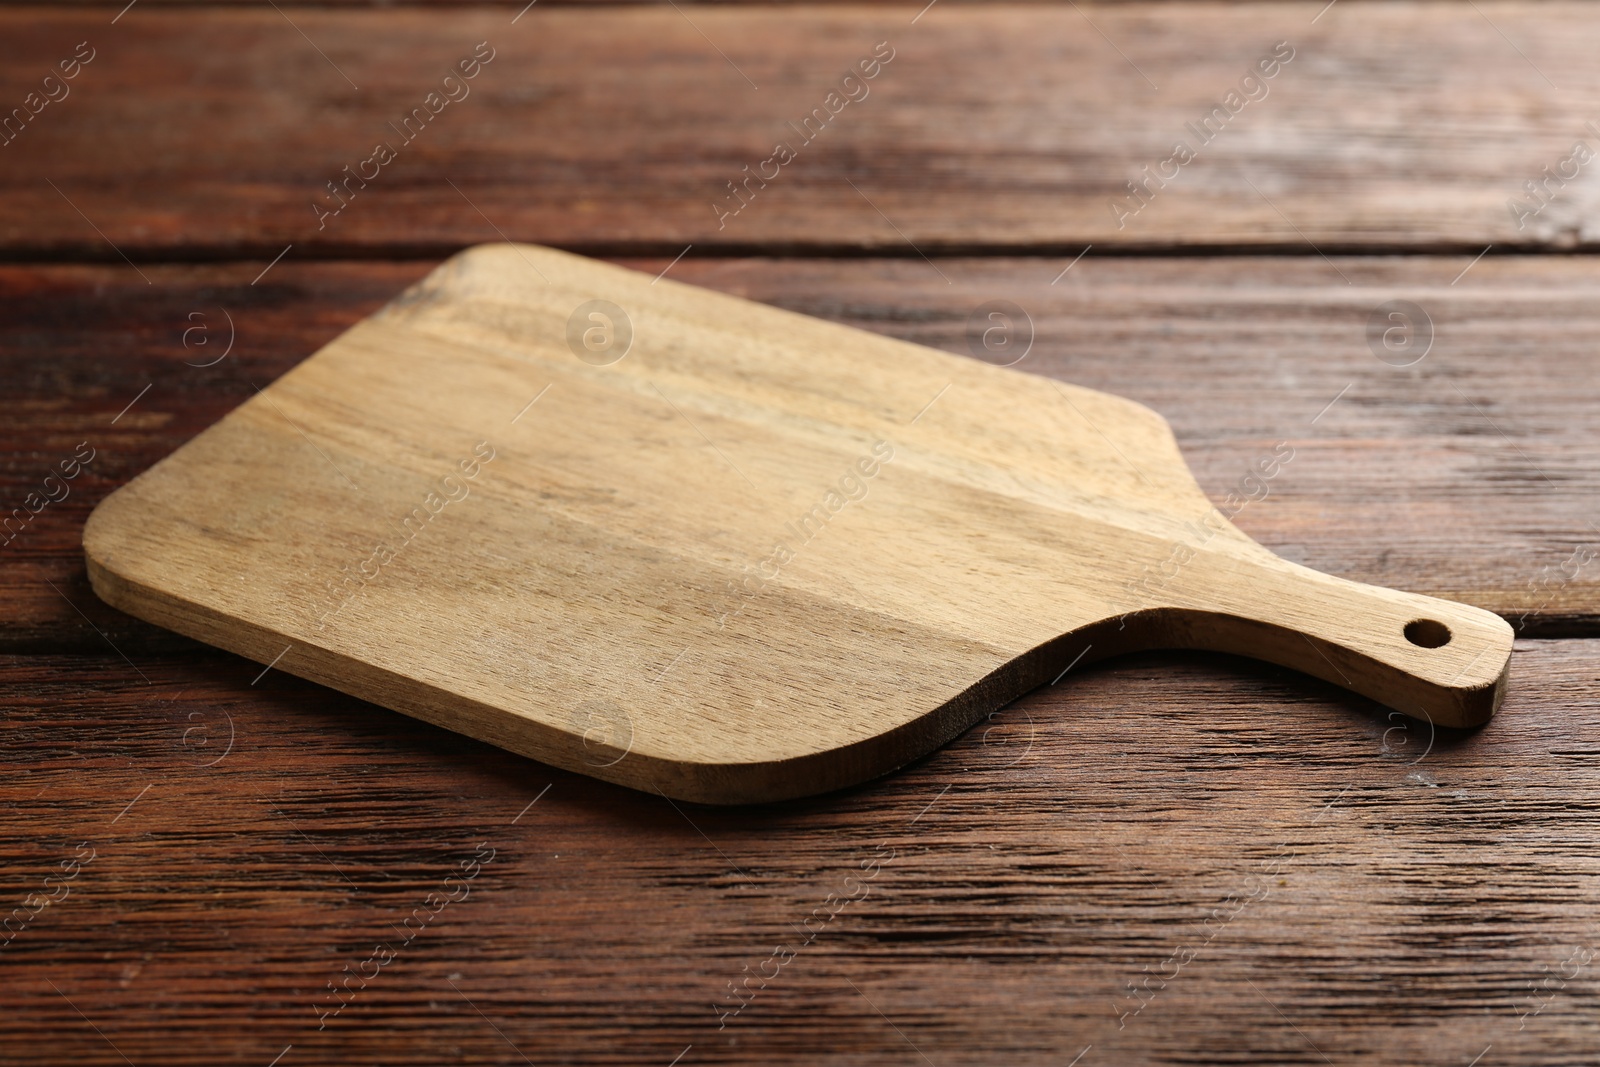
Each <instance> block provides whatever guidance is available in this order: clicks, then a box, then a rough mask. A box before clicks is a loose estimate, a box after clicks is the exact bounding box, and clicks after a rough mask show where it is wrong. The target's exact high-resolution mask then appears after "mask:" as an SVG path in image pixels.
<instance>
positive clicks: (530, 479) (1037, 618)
mask: <svg viewBox="0 0 1600 1067" xmlns="http://www.w3.org/2000/svg"><path fill="white" fill-rule="evenodd" d="M986 321H991V320H989V319H987V318H980V320H979V321H978V326H979V327H980V329H981V330H983V329H989V328H990V327H988V326H986V325H984V323H985V322H986ZM992 322H993V323H994V325H995V327H997V328H999V329H1000V330H1001V332H1000V333H998V334H994V335H992V336H991V337H988V338H987V340H992V341H997V342H998V344H999V345H1000V346H1003V345H1004V344H1005V343H1006V339H1007V335H1006V334H1005V333H1004V327H1005V325H1006V323H1005V319H1004V312H1003V310H1002V312H1001V317H1000V318H995V319H992ZM980 336H981V333H980ZM1288 447H1289V446H1287V445H1285V446H1280V447H1279V449H1276V450H1274V451H1273V452H1272V453H1269V454H1268V455H1266V456H1263V457H1262V459H1261V461H1260V462H1259V463H1258V464H1257V469H1256V471H1255V472H1254V475H1255V477H1256V478H1257V479H1258V480H1259V479H1264V478H1270V477H1271V475H1272V474H1274V473H1276V470H1277V468H1278V466H1279V465H1280V464H1281V462H1282V461H1283V460H1284V459H1285V458H1286V457H1285V455H1284V453H1283V449H1284V448H1288ZM1248 484H1249V479H1248V478H1247V479H1246V485H1247V486H1248ZM1247 491H1248V489H1247ZM1236 506H1237V505H1236V504H1235V503H1230V502H1225V503H1224V507H1228V508H1230V509H1235V508H1236ZM84 550H85V553H86V555H87V557H88V567H89V575H90V578H91V580H92V582H93V584H94V588H95V591H96V592H97V593H99V595H100V596H101V597H102V598H104V599H105V600H106V601H107V602H109V603H110V604H112V605H114V606H116V607H118V608H120V609H122V610H124V611H127V612H129V613H131V614H133V615H136V616H139V617H140V618H143V619H147V620H150V621H152V622H155V623H158V624H160V625H162V626H166V627H170V628H171V629H174V630H177V631H179V632H181V633H184V634H188V635H190V636H193V637H196V638H198V639H200V640H202V641H206V642H209V643H211V644H214V645H218V646H221V647H223V648H226V649H230V650H232V651H234V652H237V653H240V654H242V655H245V656H248V657H250V658H252V659H254V660H257V661H258V662H261V663H270V664H272V665H274V666H275V667H276V668H277V669H278V670H283V671H288V672H290V673H292V674H297V675H300V676H302V677H305V678H309V679H313V680H315V681H317V682H320V683H323V684H325V685H329V686H332V687H334V688H336V689H339V690H342V691H344V692H346V693H349V694H352V695H354V696H358V697H361V698H363V699H366V700H370V701H373V702H375V703H378V704H382V705H384V706H385V707H389V708H393V709H394V710H396V711H401V712H404V713H406V714H408V715H414V716H417V717H418V718H421V719H425V720H427V721H429V722H433V723H437V724H439V725H442V726H444V727H447V728H449V729H452V730H457V731H460V732H462V733H465V734H470V735H472V736H473V737H478V738H481V739H483V740H486V741H489V742H492V743H493V744H496V745H500V746H502V747H504V748H507V749H510V750H512V751H514V752H519V753H523V754H525V755H528V756H531V757H534V758H535V759H539V760H543V761H545V762H547V763H552V764H556V765H558V766H561V767H566V768H570V769H573V770H578V771H582V772H585V773H588V774H593V775H596V776H599V777H601V778H606V779H609V780H611V781H615V782H620V783H623V784H625V785H629V786H633V787H636V788H639V789H645V790H651V791H656V792H661V793H665V794H667V795H669V796H672V797H678V798H681V799H686V800H695V801H705V802H713V803H741V802H754V801H769V800H778V799H783V798H789V797H796V796H802V795H806V794H811V793H818V792H822V791H825V790H830V789H835V788H838V787H841V786H845V785H849V784H852V783H856V782H860V781H862V780H864V779H868V778H871V777H873V776H875V775H879V774H882V773H884V772H886V771H888V770H890V769H892V768H895V767H898V766H900V765H902V764H904V763H906V762H908V761H910V760H912V759H914V758H916V757H917V756H920V755H922V754H924V753H926V752H928V751H929V750H931V749H932V748H934V747H936V746H938V745H940V744H942V743H943V742H945V741H948V740H949V739H950V738H952V737H954V736H955V735H957V734H958V733H960V732H961V731H962V730H964V729H965V728H967V727H968V726H970V725H971V724H972V723H974V722H975V721H977V720H978V719H979V718H981V717H983V716H984V715H985V714H986V713H988V712H991V711H993V710H994V709H996V708H998V707H1000V706H1001V705H1003V704H1005V703H1006V702H1007V701H1010V700H1012V699H1013V698H1015V697H1016V696H1018V695H1019V694H1022V693H1024V692H1026V691H1027V690H1029V689H1032V688H1034V687H1036V686H1039V685H1042V684H1047V683H1050V682H1051V681H1052V680H1053V679H1056V678H1058V677H1059V676H1060V675H1061V674H1062V673H1063V672H1064V671H1065V670H1067V669H1068V668H1070V667H1071V666H1072V665H1073V664H1083V663H1087V662H1090V661H1092V660H1096V659H1101V658H1103V657H1106V656H1110V655H1115V654H1117V653H1121V652H1126V651H1130V650H1135V649H1144V648H1154V647H1164V648H1170V647H1182V648H1203V649H1215V650H1219V651H1224V652H1232V653H1238V654H1241V655H1246V656H1253V657H1257V658H1260V659H1266V660H1270V661H1272V662H1275V663H1279V664H1283V665H1286V666H1289V667H1294V668H1297V669H1299V670H1302V671H1305V672H1307V673H1309V674H1313V675H1316V676H1317V677H1319V678H1323V679H1325V680H1327V681H1330V682H1334V683H1336V684H1339V685H1344V686H1347V687H1348V688H1350V689H1353V690H1355V691H1357V692H1359V693H1362V694H1365V695H1366V696H1369V697H1372V698H1373V699H1376V700H1379V701H1382V702H1383V703H1385V704H1388V705H1389V706H1391V707H1393V708H1396V709H1398V710H1400V711H1402V712H1405V713H1406V714H1408V715H1412V716H1416V717H1420V718H1427V719H1429V720H1431V721H1432V722H1434V723H1436V724H1439V725H1444V726H1472V725H1476V724H1479V723H1482V722H1484V721H1486V720H1487V719H1488V718H1489V716H1490V715H1492V714H1493V713H1494V710H1495V708H1496V707H1497V706H1498V703H1499V701H1500V697H1501V695H1502V693H1503V691H1504V687H1505V681H1506V672H1507V667H1508V663H1509V659H1510V650H1511V638H1512V633H1511V628H1510V627H1509V626H1508V625H1507V624H1506V623H1505V622H1504V621H1502V620H1501V619H1499V618H1497V617H1496V616H1494V615H1492V614H1490V613H1488V612H1486V611H1482V610H1479V609H1477V608H1471V607H1466V606H1463V605H1460V604H1455V603H1451V602H1448V601H1442V600H1436V599H1433V598H1430V597H1426V596H1419V595H1416V594H1412V593H1402V592H1396V591H1393V590H1389V589H1381V588H1377V587H1374V586H1368V585H1360V584H1357V583H1354V582H1349V581H1345V580H1342V579H1339V578H1334V577H1329V576H1327V575H1324V574H1319V573H1317V572H1315V571H1312V570H1308V569H1306V568H1304V567H1300V566H1297V565H1295V564H1292V563H1288V562H1286V561H1284V560H1281V559H1279V558H1278V557H1277V556H1275V555H1273V554H1272V553H1271V552H1269V551H1267V550H1266V549H1264V548H1262V547H1260V546H1259V545H1257V544H1256V543H1255V542H1253V541H1251V540H1250V539H1249V538H1248V537H1246V536H1245V535H1244V534H1243V533H1241V532H1239V531H1238V530H1237V529H1235V528H1234V527H1233V526H1232V525H1231V524H1230V523H1229V522H1228V521H1227V519H1226V518H1224V517H1223V515H1222V513H1221V512H1219V511H1218V509H1217V508H1216V507H1213V505H1212V503H1211V502H1210V501H1209V500H1208V499H1207V498H1206V496H1205V494H1204V493H1202V492H1201V490H1200V489H1199V487H1198V486H1197V485H1196V484H1195V482H1194V480H1193V478H1192V477H1191V476H1190V474H1189V471H1188V468H1187V467H1186V466H1185V464H1184V462H1183V459H1182V457H1181V455H1180V454H1179V452H1178V448H1177V445H1176V443H1175V442H1174V440H1173V436H1172V433H1171V431H1170V430H1169V428H1168V427H1167V424H1166V423H1165V422H1164V421H1163V420H1162V419H1161V417H1160V416H1158V415H1156V414H1155V413H1154V412H1152V411H1150V410H1148V409H1146V408H1144V407H1141V406H1140V405H1138V404H1135V403H1132V402H1130V401H1127V400H1123V399H1120V398H1118V397H1114V396H1108V395H1106V394H1103V393H1098V392H1093V391H1091V390H1087V389H1080V388H1077V387H1074V386H1070V385H1065V384H1062V383H1059V382H1055V381H1053V380H1050V379H1046V378H1041V377H1036V376H1033V375H1029V374H1025V373H1021V372H1019V371H1017V370H1012V369H1005V368H1003V367H1000V366H994V365H991V364H990V363H987V362H984V361H982V360H979V359H972V358H966V357H961V356H954V355H950V354H947V353H944V352H938V351H934V350H932V349H928V348H923V347H920V346H918V345H913V344H908V343H905V342H903V341H895V340H891V339H889V338H887V337H879V336H877V335H874V334H870V333H863V332H861V331H858V330H853V329H849V328H847V327H844V326H839V325H835V324H833V323H828V322H822V321H818V320H816V319H811V318H807V317H805V316H802V315H797V314H792V313H789V312H785V311H780V310H777V309H775V308H771V307H766V306H763V305H759V304H754V303H750V302H747V301H744V300H739V299H736V298H734V297H730V296H724V295H721V294H718V293H712V292H707V291H705V290H701V289H697V288H693V287H691V286H686V285H679V284H677V283H674V282H672V281H670V280H666V279H659V280H656V279H652V278H651V277H650V276H649V275H643V274H638V273H635V272H632V271H628V270H624V269H621V268H619V267H614V266H610V265H607V264H602V263H597V262H594V261H591V260H588V259H583V258H580V257H577V256H572V255H567V254H564V253H561V252H556V251H552V250H550V249H544V248H538V247H534V246H528V245H490V246H484V247H480V248H475V249H471V250H469V251H467V252H464V253H462V254H460V255H458V256H456V257H455V258H453V259H451V260H449V261H448V262H447V263H445V264H444V265H442V266H441V267H439V268H438V269H437V270H435V271H434V272H433V273H432V274H430V275H429V276H428V277H427V278H426V279H424V280H423V281H422V282H420V283H418V284H417V285H415V286H413V287H412V288H411V289H410V290H408V291H407V292H405V293H404V294H402V295H401V296H400V297H398V298H397V299H396V300H395V301H394V302H392V303H391V304H389V305H388V306H387V307H385V308H383V309H382V310H381V311H379V312H378V313H377V314H375V315H373V316H372V317H371V318H369V319H367V320H366V321H364V322H361V323H359V324H357V325H356V326H355V327H354V328H352V329H351V330H350V331H348V332H347V333H345V334H344V335H343V336H342V337H340V338H338V339H337V340H336V341H334V342H333V343H332V344H330V345H328V346H327V347H326V348H324V349H323V350H322V351H320V352H318V353H317V354H316V355H315V356H313V357H312V358H310V359H308V360H307V361H305V362H304V363H302V364H300V365H299V366H298V367H296V368H295V369H294V370H292V371H290V372H289V373H288V374H286V375H284V376H283V377H282V378H281V379H280V380H278V381H277V382H275V383H273V384H272V385H271V386H270V387H268V388H266V389H265V390H262V391H261V392H260V393H259V394H258V395H256V396H255V397H253V398H252V399H251V400H249V401H248V402H246V403H245V404H244V405H242V406H241V407H240V408H239V409H238V410H236V411H234V412H233V413H232V414H230V415H228V416H227V417H226V418H225V419H223V420H222V421H221V422H219V423H218V424H217V425H215V426H213V427H211V428H210V429H208V430H207V431H205V432H204V433H202V434H201V435H200V436H198V437H197V438H195V439H194V440H193V441H191V442H190V443H189V444H187V445H185V446H184V447H183V448H181V449H179V450H178V451H177V452H176V453H175V454H174V455H172V456H170V457H169V458H167V459H165V460H163V461H162V462H161V463H159V464H157V465H156V466H155V467H154V468H152V469H151V470H149V471H147V472H146V473H145V474H143V475H141V476H140V477H138V478H137V479H135V480H134V481H133V482H131V483H130V484H128V485H127V486H125V487H123V488H122V489H120V490H118V491H117V492H116V493H114V494H113V495H112V496H111V497H109V498H108V499H107V500H105V501H104V502H103V503H102V504H101V505H100V506H99V507H98V508H97V509H96V510H95V512H94V514H93V515H92V516H91V517H90V519H89V523H88V526H87V528H86V529H85V531H84Z"/></svg>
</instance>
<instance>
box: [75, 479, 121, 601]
mask: <svg viewBox="0 0 1600 1067" xmlns="http://www.w3.org/2000/svg"><path fill="white" fill-rule="evenodd" d="M131 488H132V485H131V483H130V484H129V485H123V486H119V487H118V488H117V489H115V490H113V491H112V493H111V494H110V495H109V496H107V497H106V498H105V499H103V500H101V501H100V503H98V504H96V505H95V506H94V509H93V510H92V511H90V512H89V517H88V518H87V519H85V520H84V523H83V537H82V543H83V562H84V567H85V569H86V570H87V571H88V574H89V587H90V588H91V589H93V590H94V593H95V596H97V597H99V598H100V599H101V600H103V601H105V602H106V603H107V604H110V605H111V606H113V607H117V606H118V603H117V600H118V598H117V591H118V590H119V589H120V588H121V587H122V586H123V585H124V584H126V583H127V581H128V580H129V579H128V576H127V575H125V574H124V573H122V570H121V569H120V565H119V561H120V560H121V559H122V555H121V554H120V553H118V552H117V550H116V544H117V542H118V540H120V539H121V538H123V537H124V535H125V531H126V528H127V523H128V522H129V521H130V520H129V517H128V515H127V514H126V513H127V510H128V507H129V504H130V501H131V500H132V496H131V495H130V493H129V490H130V489H131Z"/></svg>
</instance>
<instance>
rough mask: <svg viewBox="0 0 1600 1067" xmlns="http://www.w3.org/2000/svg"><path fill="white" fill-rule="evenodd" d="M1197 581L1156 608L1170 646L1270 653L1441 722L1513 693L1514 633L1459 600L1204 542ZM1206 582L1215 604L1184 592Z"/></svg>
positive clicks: (1471, 721) (1468, 716) (1488, 710)
mask: <svg viewBox="0 0 1600 1067" xmlns="http://www.w3.org/2000/svg"><path fill="white" fill-rule="evenodd" d="M1189 565H1190V566H1192V567H1193V568H1194V574H1193V581H1184V582H1175V583H1173V586H1172V589H1171V590H1170V595H1168V596H1166V597H1164V598H1163V599H1164V600H1166V601H1167V602H1166V603H1164V604H1161V605H1159V606H1157V607H1155V609H1154V610H1153V611H1152V612H1151V613H1150V617H1149V619H1148V623H1149V625H1152V626H1154V627H1155V628H1156V630H1157V631H1158V633H1157V634H1153V635H1152V637H1154V638H1155V639H1156V640H1157V641H1159V643H1161V644H1163V645H1165V646H1166V647H1177V648H1197V649H1209V650H1213V651H1219V652H1231V653H1235V654H1238V655H1242V656H1249V657H1252V658H1255V659H1263V660H1267V661H1269V662H1272V663H1277V664H1280V665H1282V666H1285V667H1291V668H1293V669H1295V670H1300V671H1304V672H1305V673H1307V674H1312V675H1315V676H1316V677H1318V678H1322V679H1324V680H1326V681H1329V682H1332V683H1334V684H1335V685H1342V686H1344V687H1345V688H1347V689H1352V690H1354V691H1356V692H1358V693H1361V694H1362V695H1363V696H1368V697H1371V698H1372V699H1374V700H1377V701H1380V702H1382V703H1384V704H1387V705H1388V706H1389V707H1392V708H1394V709H1395V710H1397V711H1400V712H1403V713H1405V714H1407V715H1410V716H1412V717H1414V718H1418V719H1426V720H1427V721H1429V722H1432V723H1433V724H1435V725H1438V726H1451V727H1472V726H1479V725H1482V724H1483V723H1485V722H1487V721H1488V720H1489V718H1490V717H1491V716H1492V715H1493V714H1494V712H1495V710H1496V709H1497V708H1498V707H1499V704H1500V699H1501V697H1502V696H1503V695H1504V693H1505V686H1506V676H1507V673H1508V671H1509V667H1510V660H1511V645H1512V638H1513V632H1512V629H1511V627H1510V625H1509V624H1507V623H1506V621H1505V620H1504V619H1501V618H1500V617H1499V616H1497V615H1495V614H1493V613H1491V612H1488V611H1484V610H1483V609H1481V608H1474V607H1470V606H1468V605H1466V604H1458V603H1455V602H1454V601H1450V600H1440V599H1437V598H1435V597H1429V596H1422V595H1420V594H1417V593H1406V592H1401V591H1399V590H1395V589H1385V588H1382V587H1379V586H1373V585H1363V584H1362V583H1360V582H1352V581H1349V580H1347V579H1344V578H1336V577H1334V576H1332V575H1328V574H1323V573H1321V572H1319V571H1314V570H1311V569H1310V568H1308V567H1302V566H1300V565H1298V564H1295V563H1290V562H1288V561H1287V560H1283V559H1280V558H1278V557H1277V556H1274V555H1272V554H1271V553H1270V552H1268V551H1266V550H1265V549H1262V550H1261V551H1260V555H1259V556H1258V555H1256V554H1255V553H1247V554H1239V553H1225V552H1215V551H1205V550H1200V551H1197V552H1196V553H1195V554H1194V558H1193V560H1192V561H1191V563H1190V564H1189ZM1186 589H1188V590H1194V589H1204V590H1205V602H1204V603H1201V602H1200V601H1199V600H1193V601H1191V600H1188V599H1186V598H1185V597H1184V595H1183V593H1184V591H1185V590H1186Z"/></svg>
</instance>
